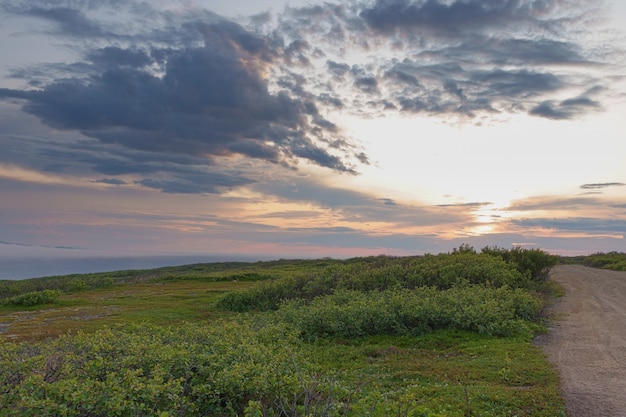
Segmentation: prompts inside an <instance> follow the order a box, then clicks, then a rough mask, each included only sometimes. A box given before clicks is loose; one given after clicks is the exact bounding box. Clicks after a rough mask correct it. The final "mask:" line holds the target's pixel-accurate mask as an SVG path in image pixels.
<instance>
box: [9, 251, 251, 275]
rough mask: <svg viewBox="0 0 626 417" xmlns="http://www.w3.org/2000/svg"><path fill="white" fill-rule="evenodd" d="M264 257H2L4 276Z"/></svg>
mask: <svg viewBox="0 0 626 417" xmlns="http://www.w3.org/2000/svg"><path fill="white" fill-rule="evenodd" d="M257 260H262V259H259V258H253V257H248V258H246V257H243V256H238V257H230V258H229V257H225V256H144V257H116V258H103V257H98V258H96V257H94V258H0V280H3V279H5V280H9V279H10V280H18V279H26V278H38V277H44V276H51V275H69V274H86V273H90V272H109V271H119V270H123V269H151V268H159V267H162V266H177V265H187V264H194V263H208V262H226V261H244V262H254V261H257Z"/></svg>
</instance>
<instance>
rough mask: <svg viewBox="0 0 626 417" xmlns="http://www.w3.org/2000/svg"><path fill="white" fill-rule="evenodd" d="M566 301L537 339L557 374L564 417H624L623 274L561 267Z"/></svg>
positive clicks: (557, 274) (555, 276)
mask: <svg viewBox="0 0 626 417" xmlns="http://www.w3.org/2000/svg"><path fill="white" fill-rule="evenodd" d="M550 279H552V280H554V281H556V282H558V283H559V284H561V285H562V286H563V288H565V291H566V296H565V297H563V298H562V299H560V300H559V301H558V302H557V303H556V305H554V306H553V307H552V308H551V313H552V315H554V317H555V322H554V324H553V327H552V328H551V329H550V331H549V332H548V334H547V335H544V336H541V337H539V338H538V340H537V343H538V344H539V345H541V346H542V348H543V350H544V351H545V352H546V354H547V355H548V358H549V360H550V361H551V362H552V363H553V364H554V365H555V366H556V367H557V369H558V370H559V372H560V375H561V391H562V395H563V398H564V399H565V406H566V409H567V415H568V417H626V272H616V271H608V270H603V269H594V268H587V267H584V266H579V265H559V266H557V267H556V268H554V269H553V270H552V272H551V275H550Z"/></svg>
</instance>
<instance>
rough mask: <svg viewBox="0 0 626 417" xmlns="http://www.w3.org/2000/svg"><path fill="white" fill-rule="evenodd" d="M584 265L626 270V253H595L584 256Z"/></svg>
mask: <svg viewBox="0 0 626 417" xmlns="http://www.w3.org/2000/svg"><path fill="white" fill-rule="evenodd" d="M583 265H586V266H590V267H593V268H604V269H611V270H613V271H626V253H621V252H609V253H602V252H599V253H595V254H593V255H589V256H586V257H584V258H583Z"/></svg>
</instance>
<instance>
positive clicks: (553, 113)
mask: <svg viewBox="0 0 626 417" xmlns="http://www.w3.org/2000/svg"><path fill="white" fill-rule="evenodd" d="M601 107H602V105H601V104H600V103H599V102H597V101H595V100H592V99H591V98H589V97H576V98H572V99H567V100H563V101H561V102H554V101H552V100H548V101H544V102H542V103H540V104H538V105H537V106H535V107H533V108H532V109H531V110H530V114H532V115H534V116H540V117H545V118H547V119H555V120H561V119H574V118H576V117H578V116H580V115H583V114H585V113H589V112H590V111H592V110H599V109H600V108H601Z"/></svg>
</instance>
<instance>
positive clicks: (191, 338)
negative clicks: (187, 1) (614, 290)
mask: <svg viewBox="0 0 626 417" xmlns="http://www.w3.org/2000/svg"><path fill="white" fill-rule="evenodd" d="M557 262H558V258H557V257H555V256H552V255H549V254H547V253H545V252H543V251H541V250H538V249H522V248H513V249H501V248H497V247H493V248H490V247H486V248H484V249H482V250H481V251H476V250H474V248H472V247H470V246H467V245H463V246H461V247H460V248H458V249H455V250H454V251H452V252H450V253H445V254H439V255H424V256H415V257H389V256H376V257H365V258H353V259H347V260H336V259H318V260H278V261H272V262H256V263H239V262H230V263H212V264H195V265H187V266H183V267H169V268H160V269H155V270H149V271H120V272H114V273H101V274H86V275H75V276H62V277H47V278H39V279H33V280H24V281H0V300H4V301H2V303H1V304H2V305H0V415H1V416H85V417H86V416H160V417H165V416H246V417H269V416H272V417H277V416H303V417H304V416H329V417H330V416H404V417H409V416H410V417H418V416H419V417H436V416H452V417H456V416H458V417H469V416H533V417H542V416H544V417H548V416H549V417H554V416H565V412H564V408H563V403H562V400H561V398H560V396H559V389H558V376H557V374H556V372H555V370H554V369H553V368H552V367H551V366H550V365H549V364H548V362H547V361H546V358H545V356H544V355H543V354H542V352H541V350H540V349H539V348H538V347H536V346H534V345H533V343H532V339H533V336H534V335H535V334H537V333H538V332H542V331H544V329H545V327H544V323H543V320H545V318H543V317H542V314H541V312H542V309H543V307H544V306H545V303H546V302H547V301H548V300H549V298H550V291H551V289H552V287H551V286H550V285H548V283H547V282H546V277H547V273H548V272H549V270H550V268H551V267H552V266H554V265H555V264H556V263H557Z"/></svg>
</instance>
